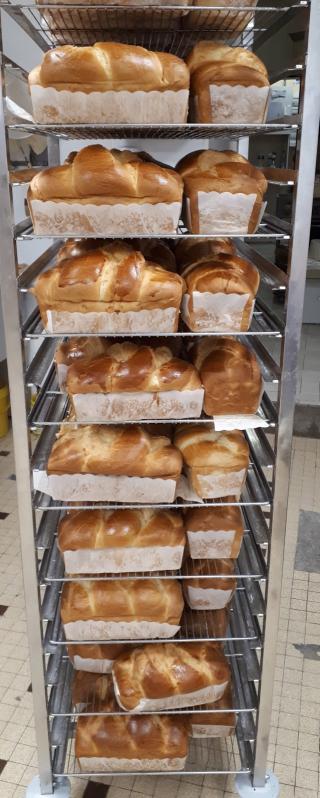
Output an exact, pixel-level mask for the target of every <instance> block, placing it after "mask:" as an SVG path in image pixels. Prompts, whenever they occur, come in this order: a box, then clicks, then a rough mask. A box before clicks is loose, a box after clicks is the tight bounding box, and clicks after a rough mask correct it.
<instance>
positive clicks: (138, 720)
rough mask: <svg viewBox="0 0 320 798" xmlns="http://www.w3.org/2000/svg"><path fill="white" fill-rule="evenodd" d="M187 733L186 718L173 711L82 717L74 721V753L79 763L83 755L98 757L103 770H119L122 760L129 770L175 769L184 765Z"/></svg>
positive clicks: (186, 750)
mask: <svg viewBox="0 0 320 798" xmlns="http://www.w3.org/2000/svg"><path fill="white" fill-rule="evenodd" d="M188 734H189V721H188V720H186V719H185V718H183V717H179V716H174V715H140V716H139V717H130V716H127V715H117V716H113V717H103V716H101V715H100V716H97V717H92V716H91V717H88V718H83V717H82V718H79V720H78V723H77V731H76V741H75V755H76V757H77V758H78V759H79V760H80V766H81V760H83V759H84V760H88V758H91V757H93V758H94V760H95V761H96V760H97V758H98V761H99V759H101V760H102V762H101V764H102V766H103V767H104V769H105V770H117V769H118V770H119V769H121V765H123V763H128V767H129V768H130V770H132V769H134V770H141V769H144V768H146V769H151V770H156V769H158V767H160V769H165V770H169V769H170V768H173V769H177V767H178V768H179V767H180V768H181V767H183V763H184V760H185V758H186V756H187V753H188ZM162 762H163V765H162V764H161V763H162ZM89 763H90V759H89ZM89 763H88V766H89V767H90V764H89ZM83 764H84V766H85V764H86V763H83ZM99 764H100V762H99ZM98 769H99V767H98Z"/></svg>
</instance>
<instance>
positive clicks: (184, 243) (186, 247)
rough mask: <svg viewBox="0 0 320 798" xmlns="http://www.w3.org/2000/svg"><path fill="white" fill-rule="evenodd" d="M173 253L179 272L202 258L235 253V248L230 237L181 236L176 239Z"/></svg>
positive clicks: (215, 257) (196, 263) (214, 257)
mask: <svg viewBox="0 0 320 798" xmlns="http://www.w3.org/2000/svg"><path fill="white" fill-rule="evenodd" d="M174 254H175V257H176V261H177V266H178V271H179V272H180V274H182V272H183V271H184V269H186V268H188V267H190V266H191V265H192V266H197V265H198V264H199V263H201V262H202V261H203V260H205V261H207V260H208V259H210V258H212V259H213V260H215V259H217V258H218V257H220V255H235V254H236V248H235V245H234V243H233V241H232V240H231V238H201V239H200V240H198V239H196V238H182V239H181V241H178V243H177V245H176V247H175V250H174Z"/></svg>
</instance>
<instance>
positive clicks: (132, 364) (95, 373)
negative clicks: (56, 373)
mask: <svg viewBox="0 0 320 798" xmlns="http://www.w3.org/2000/svg"><path fill="white" fill-rule="evenodd" d="M197 388H201V382H200V379H199V375H198V374H197V372H196V370H195V368H194V367H193V366H192V364H190V363H188V362H187V361H185V360H180V359H179V358H175V357H173V355H172V352H171V350H170V349H169V347H167V346H161V347H160V346H158V347H156V348H155V349H152V348H151V347H150V346H138V345H137V344H135V343H132V342H131V341H124V342H123V343H120V344H113V343H111V344H110V345H109V347H108V348H107V351H106V354H103V355H100V356H98V357H94V358H92V359H89V358H86V359H84V360H83V359H81V360H78V361H77V362H75V363H74V364H73V365H72V366H71V367H70V369H69V371H68V377H67V391H68V393H69V394H78V393H114V392H117V391H148V392H152V393H153V392H156V393H158V392H161V391H183V390H188V391H192V390H195V389H197Z"/></svg>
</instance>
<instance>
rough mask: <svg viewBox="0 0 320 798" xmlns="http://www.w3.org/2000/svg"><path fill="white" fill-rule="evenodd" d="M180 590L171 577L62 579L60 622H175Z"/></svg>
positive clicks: (180, 603)
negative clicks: (92, 579)
mask: <svg viewBox="0 0 320 798" xmlns="http://www.w3.org/2000/svg"><path fill="white" fill-rule="evenodd" d="M182 610H183V598H182V591H181V587H180V584H179V582H177V581H176V580H174V579H120V580H116V579H114V580H107V581H99V582H90V581H87V582H85V581H83V582H66V583H65V584H64V585H63V590H62V599H61V618H62V622H63V623H64V624H68V623H71V622H72V621H79V620H81V621H98V620H103V621H118V622H127V623H130V622H132V621H157V622H158V623H159V624H161V623H169V624H174V625H177V624H179V622H180V618H181V615H182Z"/></svg>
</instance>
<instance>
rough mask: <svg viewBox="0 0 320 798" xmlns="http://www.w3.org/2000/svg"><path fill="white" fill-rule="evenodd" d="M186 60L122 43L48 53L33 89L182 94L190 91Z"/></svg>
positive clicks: (69, 47)
mask: <svg viewBox="0 0 320 798" xmlns="http://www.w3.org/2000/svg"><path fill="white" fill-rule="evenodd" d="M189 81H190V75H189V69H188V67H187V66H186V64H185V62H184V61H183V60H182V58H178V57H177V56H175V55H171V54H170V53H155V52H152V51H150V50H146V49H145V48H144V47H137V46H135V45H132V44H120V43H118V42H97V43H96V44H94V45H92V46H89V47H74V46H73V45H70V44H69V45H68V44H67V45H64V46H62V47H56V48H54V49H53V50H48V52H47V53H45V55H44V56H43V59H42V63H41V64H40V65H39V66H36V67H35V68H34V69H33V70H32V71H31V72H30V75H29V86H30V87H32V86H35V85H38V86H43V87H47V86H50V87H51V86H52V87H53V88H55V89H56V90H58V91H59V90H65V91H81V92H85V93H88V92H90V91H130V92H134V91H168V90H171V91H178V90H179V89H188V88H189Z"/></svg>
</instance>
